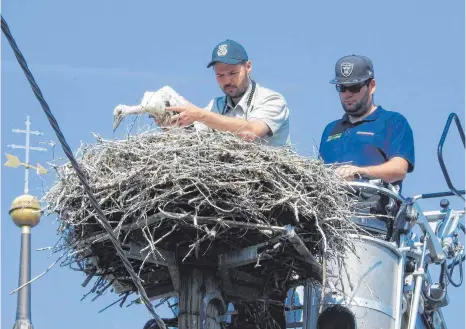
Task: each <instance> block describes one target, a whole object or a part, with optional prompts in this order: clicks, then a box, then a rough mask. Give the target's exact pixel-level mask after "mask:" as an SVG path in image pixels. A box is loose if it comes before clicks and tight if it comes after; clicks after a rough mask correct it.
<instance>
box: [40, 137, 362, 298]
mask: <svg viewBox="0 0 466 329" xmlns="http://www.w3.org/2000/svg"><path fill="white" fill-rule="evenodd" d="M78 163H79V165H80V166H81V168H82V169H83V171H84V173H85V174H86V176H87V178H88V180H89V183H90V185H91V187H92V188H93V191H94V193H95V195H96V197H97V199H98V200H99V203H100V206H101V208H102V209H103V210H104V212H105V214H106V216H107V219H108V221H109V222H110V224H111V226H112V227H113V228H114V233H115V235H117V236H118V239H119V241H120V243H121V244H122V245H123V246H126V247H127V246H129V245H130V244H133V245H134V244H136V245H138V246H139V250H142V251H141V254H140V257H139V259H138V257H133V258H131V263H132V265H133V268H134V270H135V272H136V273H138V275H139V277H140V278H141V280H143V284H144V286H145V288H146V289H148V291H150V289H157V287H160V286H162V285H164V284H165V285H166V284H170V283H171V278H170V274H169V272H168V271H167V270H166V267H164V266H160V265H159V264H158V263H157V261H151V259H152V260H154V259H161V256H160V253H159V250H166V251H171V252H174V254H175V255H176V262H177V264H178V265H181V268H182V265H184V264H186V265H188V266H212V267H217V266H218V256H219V255H220V254H223V253H227V252H231V251H234V250H239V249H241V248H245V247H248V246H251V245H257V244H259V243H263V245H262V246H261V248H260V249H259V251H260V252H261V257H260V259H259V260H258V261H257V262H254V263H252V264H246V265H243V266H241V267H238V268H237V269H234V270H235V271H238V273H239V274H241V275H235V273H232V278H233V279H232V280H234V278H238V279H237V281H236V283H241V280H243V282H242V284H246V285H247V284H248V282H249V284H252V283H251V282H250V280H248V278H252V276H253V277H255V278H257V281H255V282H254V283H253V284H255V285H261V284H262V285H264V287H265V286H269V287H271V289H272V290H277V289H282V290H283V289H286V288H287V287H288V285H287V283H288V282H289V281H290V282H291V280H292V278H293V279H296V278H297V277H299V278H304V277H306V276H307V277H309V276H314V277H316V278H320V275H321V273H318V271H315V269H312V268H310V267H309V264H308V263H306V261H305V260H304V259H303V257H302V255H299V254H298V253H297V252H296V249H295V248H293V245H291V243H290V242H289V241H288V240H286V239H282V238H281V237H282V236H283V232H281V231H280V230H276V229H275V228H276V227H280V228H281V227H284V226H285V225H291V226H292V227H294V229H295V231H296V232H297V234H298V236H299V237H300V239H301V240H302V241H304V243H305V245H306V246H307V248H308V249H309V250H310V251H311V252H312V253H313V254H314V256H315V257H316V259H317V260H320V261H321V260H322V258H321V257H322V255H323V254H324V252H325V257H329V258H335V257H344V254H345V252H346V251H348V250H350V249H352V243H351V239H349V238H348V235H349V234H355V233H357V231H356V228H355V225H354V224H353V223H352V222H351V221H350V220H349V219H350V217H351V216H352V210H351V201H349V199H348V197H347V190H346V187H347V185H346V183H345V182H344V181H343V180H342V179H341V178H340V177H338V176H337V175H336V174H335V172H334V170H333V169H332V168H330V167H328V166H325V165H324V164H323V163H322V162H321V161H320V160H313V159H309V158H306V157H302V156H300V155H298V154H296V153H294V152H293V151H291V150H290V149H287V148H273V147H268V146H266V145H261V144H260V143H250V142H246V141H243V140H241V139H239V138H237V137H236V136H235V135H233V134H229V133H207V132H203V133H199V132H187V131H185V132H180V131H169V132H164V133H153V132H151V133H144V134H140V135H137V136H133V137H129V138H128V139H126V140H103V139H101V138H98V139H97V142H96V143H95V144H90V145H84V146H82V147H81V149H80V150H79V152H78ZM57 172H58V176H59V180H58V181H57V182H56V184H55V185H54V186H53V187H52V188H51V189H50V190H49V191H48V193H47V194H46V195H45V197H44V201H45V202H46V203H47V205H48V209H49V212H50V213H54V214H56V215H57V216H58V219H59V223H60V225H59V229H58V232H59V235H60V236H61V237H62V239H61V241H62V243H61V245H59V246H58V247H57V248H56V251H63V250H69V251H73V252H72V253H70V254H69V262H68V263H69V264H70V265H72V267H74V268H76V269H78V270H81V271H83V272H85V273H86V274H89V273H95V275H97V276H98V277H99V278H100V279H99V280H98V281H97V284H98V285H99V286H100V287H105V286H106V282H112V281H113V285H114V287H115V286H118V287H119V288H118V289H117V292H120V293H123V292H128V293H131V292H134V291H135V287H134V285H133V284H132V282H131V280H130V277H129V275H128V273H127V271H126V270H125V268H124V266H123V265H122V263H121V260H120V258H119V257H118V255H117V254H116V253H115V250H114V248H113V246H112V244H111V242H110V241H109V239H108V238H105V233H106V232H105V231H104V230H103V228H102V226H101V225H100V224H99V223H98V222H97V220H96V212H95V210H94V208H93V207H92V206H91V204H90V202H89V199H88V197H87V195H86V194H85V191H84V189H83V187H82V186H81V184H80V182H79V180H78V178H77V175H76V172H75V170H74V169H73V168H72V167H71V165H69V164H66V165H61V166H58V167H57ZM233 222H236V223H238V222H239V223H243V224H246V223H249V224H254V225H256V227H253V225H249V226H243V227H238V226H235V225H231V224H232V223H233ZM274 227H275V228H274ZM116 282H118V285H116V284H115V283H116ZM94 291H95V289H94ZM148 294H149V295H150V293H149V292H148ZM234 297H235V298H239V299H241V297H240V296H234ZM245 299H248V298H245Z"/></svg>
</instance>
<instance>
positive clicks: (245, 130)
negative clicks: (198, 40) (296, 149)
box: [167, 40, 290, 146]
mask: <svg viewBox="0 0 466 329" xmlns="http://www.w3.org/2000/svg"><path fill="white" fill-rule="evenodd" d="M207 67H208V68H209V67H213V69H214V71H215V75H216V78H217V82H218V84H219V86H220V88H221V89H222V90H223V92H224V93H225V96H222V97H217V98H215V99H213V100H212V101H211V102H210V103H209V105H208V106H207V108H205V109H203V108H199V107H197V106H194V105H193V104H191V103H189V102H186V103H185V105H184V106H179V107H169V108H167V110H168V111H174V112H178V114H177V115H175V116H173V117H172V123H173V124H175V125H179V126H182V127H183V126H187V125H190V124H193V123H195V126H196V127H201V129H202V128H206V127H208V128H211V129H215V130H218V131H229V132H233V133H236V134H238V135H239V136H241V137H243V138H245V139H247V140H256V139H260V140H262V141H265V142H266V143H267V144H268V145H271V146H281V145H286V144H289V142H290V137H289V119H288V115H289V110H288V106H287V103H286V101H285V99H284V98H283V96H282V95H280V94H279V93H277V92H275V91H272V90H270V89H267V88H264V87H262V86H259V84H258V83H256V82H255V81H253V80H251V79H250V77H249V74H250V72H251V69H252V64H251V62H250V61H249V58H248V55H247V53H246V50H245V49H244V48H243V46H241V45H240V44H239V43H237V42H235V41H233V40H225V41H223V42H221V43H219V44H218V45H217V46H216V47H215V48H214V50H213V52H212V60H211V61H210V62H209V64H208V65H207ZM199 123H201V124H199Z"/></svg>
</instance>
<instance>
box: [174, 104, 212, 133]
mask: <svg viewBox="0 0 466 329" xmlns="http://www.w3.org/2000/svg"><path fill="white" fill-rule="evenodd" d="M167 111H172V112H177V113H178V114H176V115H174V116H173V117H171V119H170V124H171V125H176V126H179V127H186V126H189V125H190V124H192V123H193V122H194V121H202V118H203V116H204V114H205V112H206V111H205V110H203V109H201V108H199V107H197V106H195V105H193V104H191V103H190V102H188V101H186V100H185V102H184V104H183V105H181V106H172V107H167Z"/></svg>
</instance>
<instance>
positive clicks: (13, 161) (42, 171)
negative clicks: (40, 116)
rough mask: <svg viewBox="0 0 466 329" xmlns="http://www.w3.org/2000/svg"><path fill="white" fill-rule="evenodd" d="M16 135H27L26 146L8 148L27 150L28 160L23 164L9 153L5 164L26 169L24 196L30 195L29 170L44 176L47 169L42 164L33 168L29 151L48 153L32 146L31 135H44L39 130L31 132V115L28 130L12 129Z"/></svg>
mask: <svg viewBox="0 0 466 329" xmlns="http://www.w3.org/2000/svg"><path fill="white" fill-rule="evenodd" d="M12 131H13V132H14V133H17V134H25V135H26V145H16V144H10V145H7V147H10V148H12V149H24V150H25V155H26V159H25V162H21V161H20V160H19V158H18V157H17V156H15V155H11V154H8V153H5V155H6V157H7V159H8V160H7V162H5V166H6V167H11V168H18V167H19V166H23V167H24V168H25V172H24V194H28V193H29V169H35V170H36V173H37V174H38V175H44V174H46V173H47V169H45V168H44V167H43V166H41V165H40V163H37V165H36V166H33V165H31V164H30V163H29V151H38V152H46V151H47V149H46V148H43V147H34V146H30V137H31V135H36V136H42V135H43V133H42V132H40V131H37V130H31V120H30V119H29V115H28V116H26V129H25V130H23V129H12Z"/></svg>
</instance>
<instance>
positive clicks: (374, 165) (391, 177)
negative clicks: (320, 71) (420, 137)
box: [320, 55, 414, 183]
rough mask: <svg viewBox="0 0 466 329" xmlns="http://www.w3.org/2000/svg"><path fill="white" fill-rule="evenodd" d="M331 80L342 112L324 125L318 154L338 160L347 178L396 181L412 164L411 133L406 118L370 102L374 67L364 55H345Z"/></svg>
mask: <svg viewBox="0 0 466 329" xmlns="http://www.w3.org/2000/svg"><path fill="white" fill-rule="evenodd" d="M335 75H336V77H335V79H333V80H332V81H330V83H332V84H335V85H336V89H337V91H338V93H339V95H340V100H341V105H342V106H343V110H344V111H345V114H344V115H343V117H342V118H341V119H339V120H336V121H333V122H332V123H330V124H329V125H327V127H326V128H325V130H324V132H323V134H322V139H321V142H320V155H321V157H322V159H323V160H324V162H325V163H338V164H340V165H339V167H338V168H337V172H338V173H339V174H340V175H341V176H343V177H344V178H347V179H352V178H355V177H357V176H369V177H376V178H380V179H382V180H384V181H386V182H389V183H401V181H402V180H403V179H404V178H405V176H406V174H407V173H409V172H412V171H413V169H414V140H413V132H412V130H411V127H410V126H409V124H408V121H407V120H406V118H405V117H404V116H403V115H401V114H400V113H397V112H391V111H386V110H384V109H383V108H382V107H381V106H377V105H375V104H374V99H373V96H374V92H375V88H376V83H375V79H374V68H373V66H372V62H371V60H370V59H369V58H367V57H365V56H356V55H351V56H345V57H343V58H341V59H339V60H338V62H337V63H336V66H335Z"/></svg>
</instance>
